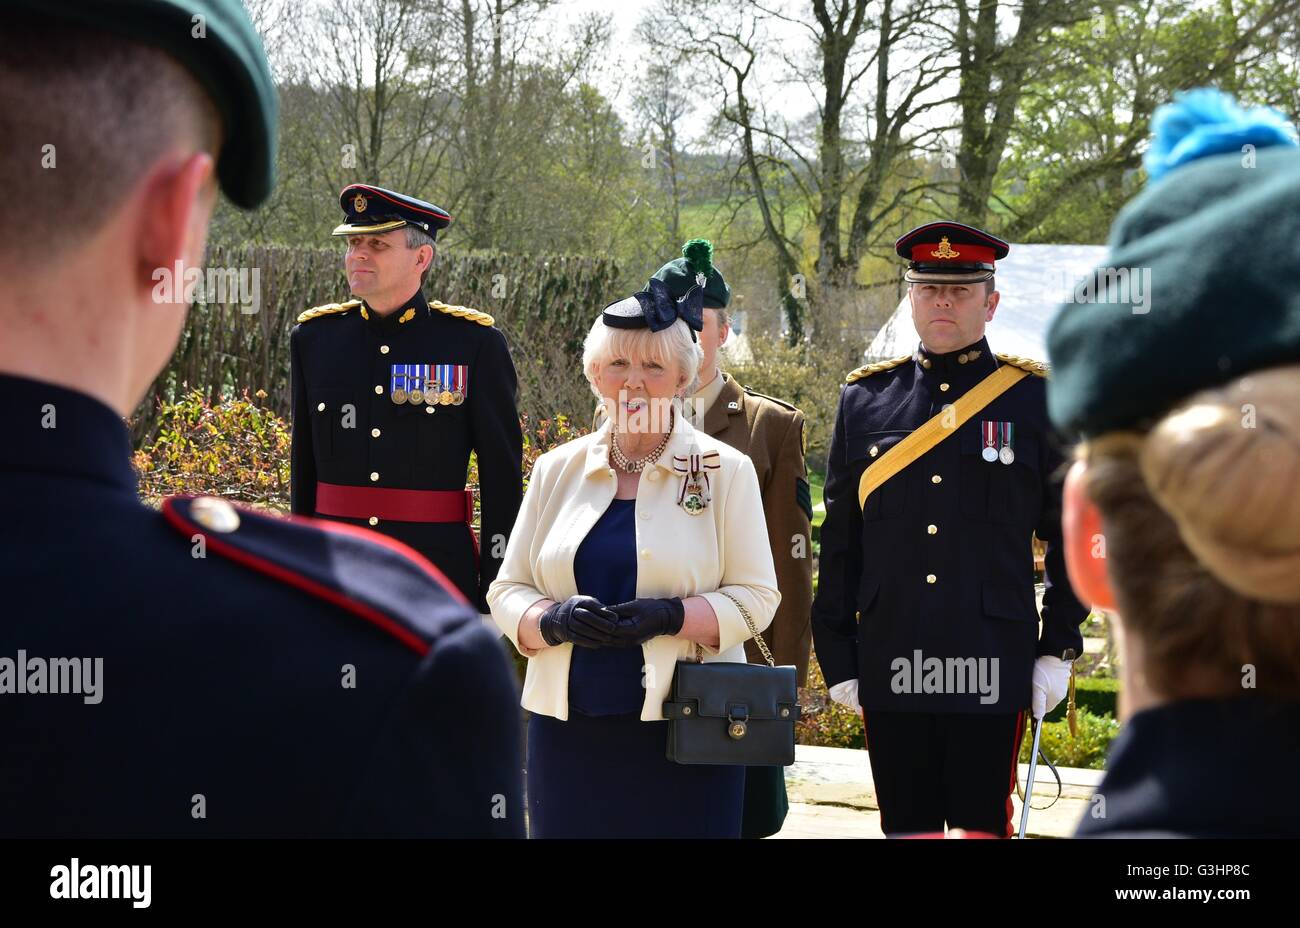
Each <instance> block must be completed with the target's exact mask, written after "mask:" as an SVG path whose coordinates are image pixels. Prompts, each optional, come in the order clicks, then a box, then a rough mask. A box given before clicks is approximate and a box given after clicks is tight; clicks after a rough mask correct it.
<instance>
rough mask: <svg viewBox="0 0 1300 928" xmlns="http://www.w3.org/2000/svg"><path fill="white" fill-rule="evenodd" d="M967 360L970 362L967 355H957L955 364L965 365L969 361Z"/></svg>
mask: <svg viewBox="0 0 1300 928" xmlns="http://www.w3.org/2000/svg"><path fill="white" fill-rule="evenodd" d="M969 360H970V356H969V355H966V354H959V355H957V363H958V364H965V363H966V362H967V361H969Z"/></svg>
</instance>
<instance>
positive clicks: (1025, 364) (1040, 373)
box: [997, 354, 1052, 377]
mask: <svg viewBox="0 0 1300 928" xmlns="http://www.w3.org/2000/svg"><path fill="white" fill-rule="evenodd" d="M997 357H998V360H999V361H1001V362H1002V363H1003V364H1010V365H1011V366H1012V367H1018V368H1020V369H1021V370H1022V371H1029V373H1031V374H1033V375H1034V376H1035V377H1046V376H1047V375H1048V374H1050V373H1051V371H1052V369H1051V367H1049V366H1048V364H1047V363H1046V362H1045V361H1035V360H1034V359H1033V358H1022V357H1019V356H1018V355H1014V354H998V356H997Z"/></svg>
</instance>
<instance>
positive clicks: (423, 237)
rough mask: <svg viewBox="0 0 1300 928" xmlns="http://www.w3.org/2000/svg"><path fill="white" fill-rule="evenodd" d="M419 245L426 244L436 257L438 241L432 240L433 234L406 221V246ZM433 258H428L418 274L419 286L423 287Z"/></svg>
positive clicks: (414, 246)
mask: <svg viewBox="0 0 1300 928" xmlns="http://www.w3.org/2000/svg"><path fill="white" fill-rule="evenodd" d="M421 245H428V246H429V247H430V248H432V249H433V258H437V257H438V243H437V242H436V241H434V238H433V236H432V235H430V234H429V233H428V232H425V231H424V230H423V229H421V228H420V227H419V226H413V225H411V224H410V223H409V222H408V223H407V224H406V247H407V248H419V247H420V246H421ZM433 258H430V259H429V266H428V267H426V268H425V269H424V272H423V273H422V274H420V286H421V287H423V286H424V282H425V281H426V280H428V278H429V272H430V271H431V270H433Z"/></svg>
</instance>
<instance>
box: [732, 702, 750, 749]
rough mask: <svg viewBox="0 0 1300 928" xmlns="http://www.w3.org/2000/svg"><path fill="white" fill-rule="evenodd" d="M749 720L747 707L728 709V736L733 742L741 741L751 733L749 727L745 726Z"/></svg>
mask: <svg viewBox="0 0 1300 928" xmlns="http://www.w3.org/2000/svg"><path fill="white" fill-rule="evenodd" d="M748 718H749V710H748V709H747V708H746V707H745V706H728V707H727V734H728V735H730V736H731V740H733V741H739V740H740V739H741V738H743V737H745V735H746V733H747V732H748V731H749V726H748V725H746V724H745V722H746V720H747V719H748Z"/></svg>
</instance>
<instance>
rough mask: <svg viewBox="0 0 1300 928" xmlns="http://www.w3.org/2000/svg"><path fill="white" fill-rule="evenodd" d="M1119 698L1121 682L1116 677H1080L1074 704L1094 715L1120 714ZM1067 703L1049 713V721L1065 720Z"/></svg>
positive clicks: (1075, 689) (1076, 681) (1112, 715)
mask: <svg viewBox="0 0 1300 928" xmlns="http://www.w3.org/2000/svg"><path fill="white" fill-rule="evenodd" d="M1118 698H1119V680H1116V679H1115V678H1114V677H1078V678H1077V679H1076V680H1075V686H1074V703H1075V705H1076V706H1077V707H1078V708H1079V710H1080V711H1083V710H1085V709H1086V710H1087V711H1088V712H1091V713H1092V714H1093V715H1109V716H1111V717H1112V718H1113V717H1115V716H1116V715H1118V714H1119V712H1118V710H1117V708H1116V701H1117V700H1118ZM1065 703H1066V701H1065V700H1062V702H1061V704H1060V705H1059V706H1057V707H1056V708H1055V709H1053V710H1052V711H1051V712H1049V713H1047V721H1049V722H1059V721H1061V720H1062V719H1064V718H1065V710H1066V704H1065Z"/></svg>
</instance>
